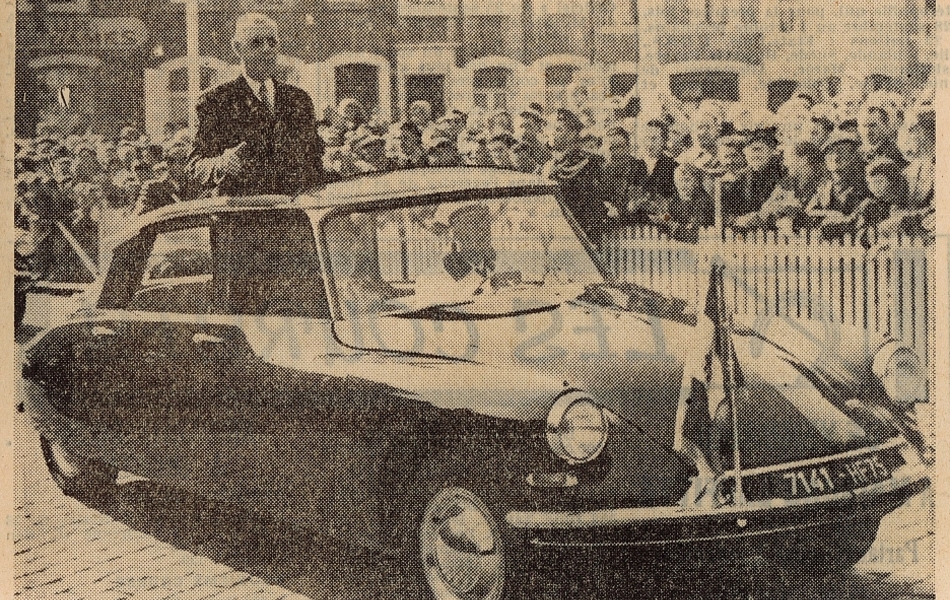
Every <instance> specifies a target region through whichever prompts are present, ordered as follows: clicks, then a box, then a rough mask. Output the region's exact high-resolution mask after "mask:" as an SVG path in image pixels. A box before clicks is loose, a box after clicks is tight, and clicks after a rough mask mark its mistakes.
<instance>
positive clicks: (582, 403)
mask: <svg viewBox="0 0 950 600" xmlns="http://www.w3.org/2000/svg"><path fill="white" fill-rule="evenodd" d="M607 429H608V423H607V415H606V414H605V412H604V409H603V408H601V407H600V406H599V405H598V404H595V403H594V401H593V400H592V399H591V398H590V397H589V396H587V395H585V394H583V393H581V392H577V391H574V392H568V393H566V394H564V395H563V396H561V397H560V398H558V399H557V401H556V402H555V403H554V405H553V406H552V407H551V410H550V411H549V412H548V423H547V438H548V445H549V446H551V450H552V451H553V452H554V453H555V454H557V455H558V456H559V457H561V458H563V459H564V460H566V461H568V462H570V463H573V464H576V463H583V462H588V461H591V460H594V459H595V458H597V456H598V455H599V454H600V452H601V450H603V449H604V445H605V444H606V443H607Z"/></svg>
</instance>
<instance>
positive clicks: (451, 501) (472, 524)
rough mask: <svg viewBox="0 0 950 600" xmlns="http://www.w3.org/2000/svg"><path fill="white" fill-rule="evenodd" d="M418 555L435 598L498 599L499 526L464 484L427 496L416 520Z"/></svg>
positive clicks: (501, 582) (501, 570) (501, 586)
mask: <svg viewBox="0 0 950 600" xmlns="http://www.w3.org/2000/svg"><path fill="white" fill-rule="evenodd" d="M419 559H420V562H421V565H420V566H421V568H422V573H423V575H424V578H425V582H426V584H427V587H428V589H429V591H430V592H431V594H432V596H433V597H434V598H436V600H499V599H500V598H501V597H502V594H503V593H504V590H505V557H504V547H503V544H502V537H501V532H500V529H499V527H498V524H497V523H496V521H495V518H494V517H493V516H492V514H491V512H490V511H489V509H488V507H487V506H486V505H485V504H484V503H483V502H482V501H481V500H479V499H478V497H476V496H475V495H474V494H472V493H471V492H469V491H467V490H465V489H462V488H458V487H452V488H446V489H444V490H442V491H440V492H438V493H437V494H436V495H435V496H434V497H433V498H432V500H430V501H429V503H428V505H427V506H426V509H425V511H424V512H423V515H422V519H421V521H420V523H419Z"/></svg>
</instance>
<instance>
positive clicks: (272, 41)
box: [247, 35, 277, 50]
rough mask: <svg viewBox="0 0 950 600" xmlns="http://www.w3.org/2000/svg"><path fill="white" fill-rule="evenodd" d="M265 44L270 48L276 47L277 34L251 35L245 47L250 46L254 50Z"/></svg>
mask: <svg viewBox="0 0 950 600" xmlns="http://www.w3.org/2000/svg"><path fill="white" fill-rule="evenodd" d="M265 45H266V46H268V47H270V48H276V47H277V36H274V35H259V36H255V37H252V38H251V39H250V41H248V43H247V47H248V48H251V49H254V50H256V49H258V48H263V47H264V46H265Z"/></svg>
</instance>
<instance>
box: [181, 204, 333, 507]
mask: <svg viewBox="0 0 950 600" xmlns="http://www.w3.org/2000/svg"><path fill="white" fill-rule="evenodd" d="M216 232H217V234H216V238H215V239H216V245H215V249H216V254H215V261H214V262H215V267H214V268H215V299H216V300H215V302H216V307H215V311H216V313H217V315H216V319H215V325H213V326H211V325H209V326H208V329H207V330H206V333H207V334H208V335H209V336H213V337H214V338H216V340H215V342H214V346H215V348H214V349H213V350H212V352H213V354H211V355H210V356H212V357H213V360H212V361H211V362H210V364H209V371H208V373H207V377H208V381H207V384H208V385H209V390H213V393H211V392H209V393H207V394H204V395H203V396H202V397H201V399H200V402H199V407H198V410H199V415H200V420H199V431H200V439H201V451H200V452H201V463H202V473H201V477H202V481H201V488H202V490H203V492H204V493H206V494H207V495H209V496H212V497H215V498H219V499H222V500H226V501H229V502H235V503H238V504H243V505H246V506H252V507H261V506H267V507H269V508H270V509H274V510H276V511H277V512H278V513H279V514H280V515H283V516H288V517H292V518H293V520H295V521H297V522H300V521H301V519H302V518H304V517H306V518H307V519H308V520H310V521H311V522H319V521H320V518H319V516H318V515H319V514H320V513H321V512H322V511H323V509H324V507H325V506H326V505H327V502H325V498H326V497H327V495H328V493H329V490H330V487H329V486H331V484H332V481H331V478H330V473H331V470H332V469H331V465H332V463H333V460H334V458H335V448H334V444H333V443H332V440H331V437H330V436H329V433H328V431H329V429H330V426H331V425H330V424H331V422H332V410H333V403H332V400H333V393H332V390H333V388H334V386H333V380H334V378H333V377H332V376H331V375H329V374H328V373H327V369H326V368H324V367H326V362H325V361H326V360H327V359H326V358H325V357H329V356H335V355H338V354H339V352H340V350H341V349H340V348H339V347H338V346H336V344H335V342H333V340H332V334H331V329H330V310H329V305H328V303H327V297H326V291H325V288H324V283H323V277H322V273H321V269H320V263H319V259H318V255H317V250H316V243H315V239H314V235H313V231H312V225H311V224H310V221H309V219H308V217H307V215H306V214H305V213H304V212H303V211H299V210H291V209H275V210H249V211H239V212H234V213H229V214H222V215H220V218H219V220H218V222H217V229H216Z"/></svg>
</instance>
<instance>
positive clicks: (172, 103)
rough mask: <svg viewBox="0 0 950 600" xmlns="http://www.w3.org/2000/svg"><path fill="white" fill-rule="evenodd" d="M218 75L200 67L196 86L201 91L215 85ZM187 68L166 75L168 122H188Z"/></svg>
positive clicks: (211, 70)
mask: <svg viewBox="0 0 950 600" xmlns="http://www.w3.org/2000/svg"><path fill="white" fill-rule="evenodd" d="M217 77H218V73H217V71H215V70H214V69H212V68H210V67H201V73H200V75H199V80H198V85H199V87H200V89H201V90H202V91H204V90H206V89H208V88H210V87H211V86H213V85H215V84H216V83H217ZM190 103H191V102H190V100H189V98H188V68H187V67H181V68H180V69H174V70H173V71H170V72H169V73H168V119H167V120H168V121H169V122H172V123H179V122H184V123H187V122H188V111H189V110H190V107H189V104H190Z"/></svg>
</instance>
